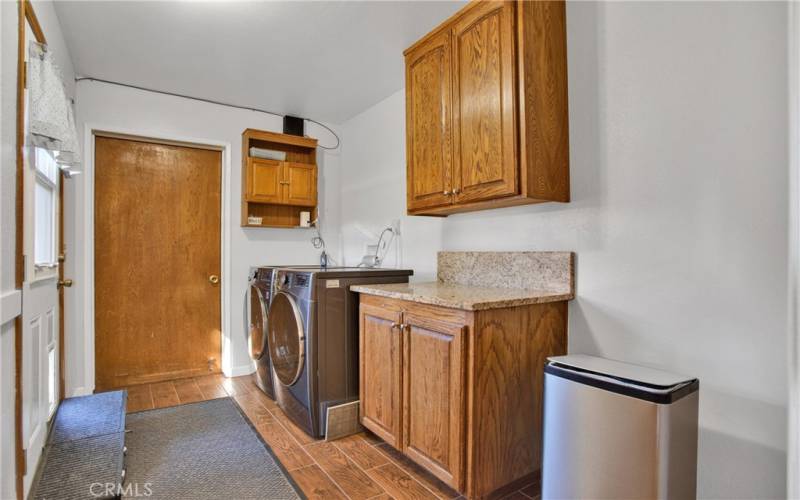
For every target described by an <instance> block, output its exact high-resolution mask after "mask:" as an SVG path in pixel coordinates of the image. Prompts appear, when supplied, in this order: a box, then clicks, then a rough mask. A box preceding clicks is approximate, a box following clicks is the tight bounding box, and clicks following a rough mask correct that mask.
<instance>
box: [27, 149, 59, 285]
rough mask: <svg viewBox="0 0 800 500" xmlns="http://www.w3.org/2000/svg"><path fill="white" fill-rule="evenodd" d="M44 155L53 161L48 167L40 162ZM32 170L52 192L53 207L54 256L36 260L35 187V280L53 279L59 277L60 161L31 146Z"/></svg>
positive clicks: (51, 212)
mask: <svg viewBox="0 0 800 500" xmlns="http://www.w3.org/2000/svg"><path fill="white" fill-rule="evenodd" d="M42 155H46V157H48V159H49V161H51V162H52V163H51V164H50V165H48V168H45V167H44V166H43V165H41V164H40V162H41V158H42ZM31 170H32V171H33V172H32V173H33V181H34V183H35V184H36V185H37V186H38V185H41V186H43V187H44V188H45V189H48V190H50V191H51V192H52V194H53V197H52V201H53V203H52V207H51V210H50V214H49V217H50V221H51V225H50V227H51V229H50V231H51V235H50V242H51V248H50V255H51V256H52V260H50V261H49V262H37V261H36V254H37V249H38V245H39V242H38V241H37V236H38V230H37V227H36V224H37V218H38V216H39V214H38V209H39V207H38V206H37V203H36V188H35V187H34V191H33V197H34V199H33V200H32V201H33V203H32V206H33V207H34V217H33V225H34V227H33V251H32V254H33V255H31V258H32V260H33V276H32V278H33V281H39V280H45V279H52V278H56V277H58V268H59V262H58V252H59V248H58V231H59V227H58V225H59V216H58V211H59V194H60V193H59V188H60V182H61V168H60V167H59V165H58V163H56V159H55V155H54V154H53V152H52V151H49V150H47V149H44V148H38V147H31Z"/></svg>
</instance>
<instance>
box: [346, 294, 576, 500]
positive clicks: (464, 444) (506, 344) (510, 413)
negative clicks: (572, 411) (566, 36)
mask: <svg viewBox="0 0 800 500" xmlns="http://www.w3.org/2000/svg"><path fill="white" fill-rule="evenodd" d="M566 346H567V303H566V302H552V303H546V304H534V305H527V306H519V307H512V308H503V309H491V310H486V311H462V310H457V309H449V308H443V307H437V306H431V305H427V304H421V303H416V302H409V301H403V300H396V299H389V298H383V297H378V296H372V295H365V294H362V295H361V310H360V351H361V352H360V356H361V357H360V360H361V361H360V377H361V394H360V397H361V422H362V424H363V425H364V426H365V427H366V428H368V429H369V430H371V431H372V432H374V433H375V434H376V435H377V436H378V437H380V438H381V439H383V440H384V441H386V442H387V443H389V444H390V445H391V446H393V447H395V448H396V449H398V450H399V451H401V452H402V453H404V454H405V455H406V456H407V457H408V458H410V459H411V460H413V461H414V462H416V463H417V464H419V465H420V466H422V467H423V468H425V469H426V470H428V471H429V472H431V473H432V474H433V475H435V476H436V477H438V478H439V479H441V480H442V481H443V482H445V483H446V484H448V485H449V486H451V487H453V488H454V489H456V490H458V491H460V492H462V493H464V494H465V495H466V496H467V497H469V498H486V497H490V496H491V497H494V496H497V495H501V494H505V493H506V492H507V493H511V492H512V491H514V490H515V489H518V488H519V487H521V486H524V485H525V484H527V483H530V482H533V481H534V480H536V477H537V475H538V474H539V470H540V467H541V419H542V407H541V405H542V387H543V377H544V374H543V369H544V362H545V359H546V358H547V357H548V356H556V355H561V354H565V353H566Z"/></svg>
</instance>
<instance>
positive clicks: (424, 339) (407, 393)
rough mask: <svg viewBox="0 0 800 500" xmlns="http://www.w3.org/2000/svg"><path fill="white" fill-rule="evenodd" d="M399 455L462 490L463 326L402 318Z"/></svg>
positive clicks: (422, 317)
mask: <svg viewBox="0 0 800 500" xmlns="http://www.w3.org/2000/svg"><path fill="white" fill-rule="evenodd" d="M403 323H404V326H405V328H404V335H403V350H404V354H403V381H404V390H403V448H402V449H403V452H404V453H405V454H406V455H407V456H408V457H409V458H411V459H412V460H414V461H415V462H417V463H418V464H419V465H421V466H423V467H424V468H425V469H427V470H428V471H430V472H431V473H432V474H434V475H435V476H436V477H438V478H439V479H441V480H442V481H444V482H446V483H447V484H449V485H450V486H452V487H453V488H456V489H457V490H462V489H463V487H464V484H463V477H464V453H465V449H466V448H465V439H464V415H465V411H466V405H465V397H466V387H465V380H464V373H465V372H464V366H465V358H466V356H465V349H464V348H465V345H466V342H465V339H464V338H463V336H464V335H463V330H464V325H458V324H449V323H444V322H441V321H439V320H437V319H436V317H435V316H427V315H420V314H412V313H404V314H403Z"/></svg>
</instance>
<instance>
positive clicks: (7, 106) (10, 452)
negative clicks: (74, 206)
mask: <svg viewBox="0 0 800 500" xmlns="http://www.w3.org/2000/svg"><path fill="white" fill-rule="evenodd" d="M33 7H34V11H35V12H36V16H37V18H38V19H39V23H40V24H41V26H42V31H43V32H44V34H45V37H47V42H48V45H49V49H50V50H51V51H52V52H53V53H54V56H55V59H56V62H57V63H58V65H59V67H60V68H61V73H62V76H63V78H64V83H65V87H66V90H67V95H69V96H70V97H71V96H73V95H74V79H75V75H74V73H73V69H72V61H71V59H70V55H69V52H68V50H67V47H66V44H65V43H64V37H63V35H62V33H61V27H60V25H59V23H58V18H57V17H56V13H55V9H54V8H53V3H52V2H50V1H34V2H33ZM17 11H18V7H17V2H0V40H1V41H0V47H2V54H0V65H1V66H0V105H1V106H2V112H1V113H0V149H1V151H0V193H2V198H1V199H2V202H1V203H0V234H2V238H0V241H1V243H0V296H5V297H8V296H9V295H11V294H14V293H15V290H14V288H15V287H14V264H15V258H16V251H15V233H16V213H15V210H16V205H15V203H16V202H15V200H16V141H17V136H16V116H17V114H16V113H17V26H18V15H17ZM29 39H30V38H29ZM15 309H18V308H15ZM18 313H19V311H16V310H15V311H14V312H12V313H10V312H9V311H6V310H4V311H3V314H2V317H3V318H8V317H9V315H13V314H18ZM30 465H31V466H32V467H35V466H36V464H30ZM15 497H16V488H15V464H14V323H13V321H7V322H5V323H3V324H2V325H0V498H15Z"/></svg>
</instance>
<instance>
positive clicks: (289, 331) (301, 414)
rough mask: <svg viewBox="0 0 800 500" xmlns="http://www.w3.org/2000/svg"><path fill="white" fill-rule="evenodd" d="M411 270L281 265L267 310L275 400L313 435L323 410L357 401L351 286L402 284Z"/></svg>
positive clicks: (321, 431)
mask: <svg viewBox="0 0 800 500" xmlns="http://www.w3.org/2000/svg"><path fill="white" fill-rule="evenodd" d="M411 274H412V271H409V270H399V269H367V268H316V269H308V268H306V269H298V268H294V269H292V268H287V269H279V270H278V271H277V272H276V273H275V280H274V283H275V292H274V294H273V297H272V303H271V305H270V310H269V325H268V331H269V340H268V345H269V351H270V358H271V361H272V373H273V378H274V386H275V401H276V402H277V403H278V406H280V408H281V409H282V410H283V412H284V413H285V414H286V415H287V416H288V417H289V418H290V419H291V420H292V421H293V422H294V423H295V424H297V425H298V426H299V427H300V428H302V429H303V430H304V431H306V432H307V433H308V434H309V435H311V436H313V437H322V436H324V435H325V431H326V428H325V426H326V416H327V409H328V408H329V407H331V406H336V405H339V404H344V403H349V402H352V401H356V400H358V380H359V379H358V364H359V363H358V303H359V298H358V294H357V293H354V292H351V291H350V286H351V285H361V284H378V283H406V282H408V277H409V275H411Z"/></svg>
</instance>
